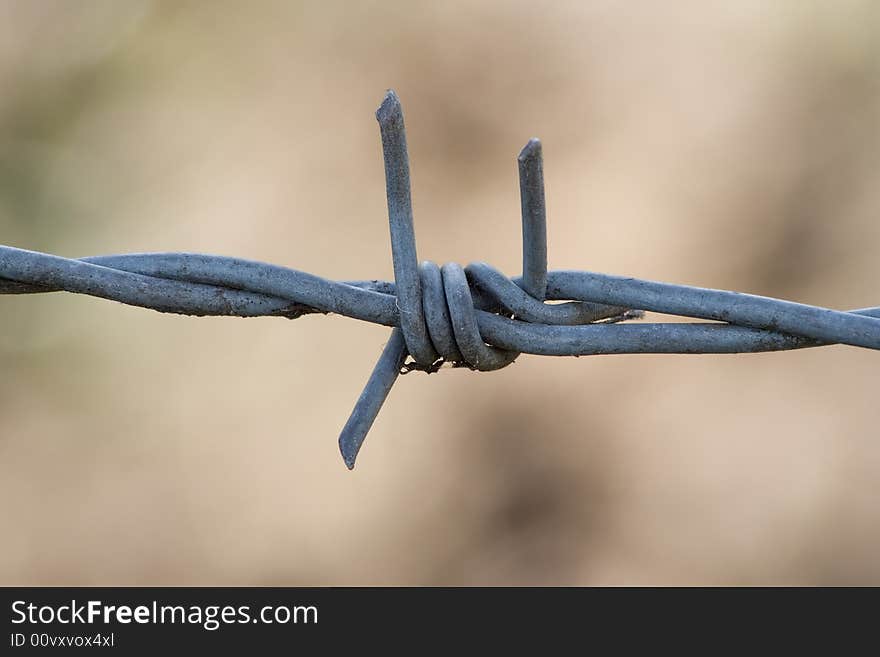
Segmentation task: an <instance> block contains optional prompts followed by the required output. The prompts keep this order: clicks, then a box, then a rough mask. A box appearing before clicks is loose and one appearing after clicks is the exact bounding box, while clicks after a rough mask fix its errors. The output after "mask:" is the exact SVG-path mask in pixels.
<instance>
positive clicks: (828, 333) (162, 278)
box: [0, 91, 880, 468]
mask: <svg viewBox="0 0 880 657" xmlns="http://www.w3.org/2000/svg"><path fill="white" fill-rule="evenodd" d="M376 117H377V119H378V121H379V126H380V132H381V136H382V147H383V154H384V159H385V175H386V191H387V198H388V214H389V225H390V229H391V246H392V256H393V260H394V276H395V280H394V282H388V281H380V280H365V281H332V280H328V279H326V278H322V277H320V276H316V275H314V274H309V273H306V272H302V271H298V270H296V269H290V268H288V267H282V266H278V265H270V264H266V263H261V262H254V261H251V260H244V259H241V258H231V257H224V256H214V255H204V254H193V253H142V254H126V255H108V256H93V257H88V258H81V259H70V258H63V257H59V256H54V255H49V254H45V253H38V252H34V251H27V250H24V249H18V248H14V247H10V246H2V245H0V294H32V293H45V292H56V291H66V292H74V293H79V294H87V295H91V296H96V297H101V298H105V299H111V300H114V301H119V302H122V303H126V304H129V305H134V306H141V307H144V308H151V309H153V310H158V311H160V312H170V313H180V314H187V315H198V316H207V315H219V316H237V317H259V316H278V317H287V318H290V319H296V318H298V317H301V316H303V315H307V314H312V313H334V314H339V315H344V316H347V317H352V318H355V319H360V320H363V321H367V322H372V323H376V324H382V325H385V326H390V327H394V329H393V330H392V333H391V338H390V340H389V341H388V343H387V344H386V346H385V349H384V350H383V352H382V354H381V356H380V358H379V361H378V363H377V364H376V367H375V368H374V370H373V373H372V374H371V376H370V378H369V380H368V381H367V385H366V386H365V388H364V391H363V393H362V394H361V396H360V397H359V398H358V401H357V402H356V404H355V407H354V410H353V411H352V414H351V416H350V417H349V419H348V422H347V423H346V425H345V427H344V428H343V430H342V432H341V434H340V437H339V447H340V450H341V452H342V456H343V459H344V461H345V463H346V465H347V466H348V467H349V468H353V467H354V464H355V459H356V458H357V455H358V452H359V450H360V448H361V446H362V444H363V441H364V439H365V438H366V435H367V432H368V431H369V429H370V427H371V426H372V424H373V422H374V420H375V419H376V417H377V415H378V413H379V410H380V409H381V407H382V404H383V403H384V401H385V399H386V397H387V396H388V393H389V392H390V390H391V388H392V386H393V385H394V382H395V381H396V379H397V377H398V376H399V375H400V374H401V373H405V372H408V371H411V370H421V371H425V372H429V373H430V372H436V371H437V370H438V369H439V368H440V366H441V365H443V364H444V363H451V364H452V365H453V366H456V367H468V368H470V369H473V370H478V371H492V370H497V369H501V368H503V367H506V366H508V365H510V364H511V363H513V362H514V360H515V359H516V358H517V356H518V355H519V354H520V353H528V354H539V355H546V356H585V355H594V354H623V353H666V354H686V353H703V354H707V353H712V354H727V353H745V352H759V351H782V350H789V349H801V348H805V347H817V346H822V345H826V344H834V343H840V344H848V345H853V346H858V347H865V348H869V349H880V307H872V308H864V309H860V310H853V311H849V312H842V311H836V310H831V309H827V308H820V307H817V306H809V305H804V304H799V303H794V302H791V301H783V300H780V299H771V298H768V297H760V296H754V295H749V294H741V293H738V292H729V291H724V290H711V289H705V288H696V287H689V286H685V285H673V284H669V283H658V282H653V281H644V280H638V279H634V278H625V277H621V276H611V275H607V274H598V273H594V272H587V271H548V269H547V238H546V208H545V202H544V188H543V159H542V152H541V144H540V142H539V141H538V140H536V139H532V140H530V141H529V142H528V143H527V144H526V146H525V147H524V148H523V150H522V152H521V153H520V155H519V159H518V165H519V177H520V194H521V205H522V235H523V275H522V277H517V278H508V277H507V276H505V275H504V274H503V273H501V272H500V271H498V270H497V269H495V268H494V267H492V266H491V265H488V264H486V263H472V264H470V265H468V266H467V267H465V268H462V267H461V266H459V265H457V264H455V263H447V264H444V265H443V266H442V267H439V266H438V265H436V264H435V263H433V262H422V263H421V264H419V263H418V257H417V253H416V241H415V231H414V227H413V212H412V199H411V192H410V174H409V160H408V156H407V147H406V135H405V131H404V123H403V113H402V111H401V107H400V101H399V100H398V98H397V96H396V95H395V94H394V92H393V91H390V92H388V94H387V95H386V97H385V100H384V101H383V103H382V105H381V106H380V108H379V110H378V111H377V113H376ZM548 300H550V301H562V302H563V303H554V304H548V303H545V301H548ZM633 309H636V310H633ZM643 311H653V312H658V313H665V314H671V315H679V316H685V317H691V318H695V319H702V320H710V322H709V323H705V322H704V323H687V324H682V323H640V324H625V323H622V322H625V321H626V320H630V319H637V318H640V317H641V316H642V314H643ZM719 322H720V323H719ZM408 356H410V357H411V358H412V362H410V363H407V362H406V360H407V357H408Z"/></svg>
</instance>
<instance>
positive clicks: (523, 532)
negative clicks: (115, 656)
mask: <svg viewBox="0 0 880 657" xmlns="http://www.w3.org/2000/svg"><path fill="white" fill-rule="evenodd" d="M878 34H880V10H878V4H877V3H875V2H872V1H871V0H865V1H862V2H858V1H844V0H833V1H831V0H829V1H828V2H803V1H801V0H780V1H779V2H773V3H768V2H762V1H759V0H748V1H745V2H736V3H731V2H718V3H707V2H697V1H688V2H678V3H674V5H672V6H670V5H668V4H667V5H661V4H659V3H658V4H654V3H644V4H641V5H640V6H636V5H633V4H632V3H612V2H607V1H595V2H570V3H558V4H545V3H534V2H513V3H511V2H496V3H488V2H473V3H468V2H455V3H434V2H422V3H413V2H406V3H404V2H394V3H348V2H347V3H338V4H331V3H325V2H284V1H280V0H279V1H275V2H253V3H232V2H229V3H209V2H147V1H141V2H136V1H128V2H115V1H112V0H106V1H103V2H102V1H88V2H66V1H61V0H58V1H44V0H38V1H37V2H30V1H26V0H19V1H7V2H3V3H2V4H0V242H2V243H5V244H11V245H14V246H19V247H23V248H29V249H36V250H42V251H48V252H52V253H57V254H60V255H65V256H84V255H95V254H103V253H119V252H138V251H152V250H171V251H177V250H179V251H199V252H206V253H218V254H227V255H236V256H241V257H247V258H252V259H257V260H264V261H268V262H274V263H279V264H285V265H289V266H293V267H296V268H300V269H304V270H307V271H311V272H314V273H317V274H321V275H325V276H328V277H331V278H338V279H346V278H372V277H378V278H386V279H390V278H391V277H392V268H391V260H390V248H389V245H388V229H387V225H386V208H385V197H384V181H383V168H382V160H381V146H380V141H379V135H378V128H377V125H376V123H375V119H374V115H373V113H374V111H375V108H376V106H377V105H378V103H379V101H380V100H381V98H382V95H383V93H384V91H385V89H386V88H389V87H392V88H394V89H396V90H397V92H398V93H399V95H400V96H401V98H402V101H403V104H404V111H405V113H406V119H407V128H408V134H409V142H410V156H411V159H412V174H413V185H414V192H413V193H414V203H415V214H416V230H417V235H418V238H419V248H420V256H421V257H423V258H430V259H433V260H436V261H439V262H443V261H448V260H455V261H457V262H460V263H463V264H464V263H466V262H468V261H470V260H486V261H488V262H491V263H493V264H495V265H496V266H498V267H499V268H501V269H502V270H504V271H506V272H508V273H516V271H517V269H518V267H519V264H520V246H519V221H520V220H519V193H518V187H517V174H516V155H517V153H518V151H519V149H520V148H521V147H522V145H523V144H524V143H525V142H526V140H527V139H528V138H529V137H532V136H540V137H541V138H542V140H543V142H544V152H545V176H546V180H547V201H548V208H549V228H550V235H549V241H550V264H551V267H553V268H586V269H593V270H597V271H606V272H610V273H618V274H628V275H633V276H639V277H644V278H652V279H659V280H668V281H673V282H682V283H690V284H696V285H705V286H712V287H721V288H727V289H736V290H740V291H746V292H752V293H758V294H767V295H775V296H782V297H785V298H789V299H793V300H798V301H802V302H806V303H815V304H820V305H828V306H832V307H837V308H854V307H864V306H871V305H878V304H880V258H878V253H880V220H878V214H880V186H878V181H880V39H878V38H877V37H878ZM0 317H2V325H0V366H2V371H3V376H2V378H0V521H2V526H3V534H4V539H3V541H2V547H0V583H2V584H236V585H237V584H259V585H263V584H277V585H330V584H334V585H337V584H380V585H384V584H426V585H443V584H599V585H604V584H867V583H873V584H880V558H878V556H877V555H878V554H880V489H878V478H880V404H878V401H880V400H878V381H880V378H878V375H880V354H878V353H876V352H870V351H867V350H861V349H855V348H844V347H831V348H825V349H814V350H805V351H801V352H793V353H781V354H766V355H742V356H627V357H593V358H581V359H577V360H575V359H551V358H538V357H529V356H523V357H521V358H520V359H519V360H518V361H517V363H516V364H515V365H514V366H512V367H510V368H508V369H505V370H503V371H502V372H496V373H492V374H481V375H476V374H473V373H471V372H468V371H461V370H458V371H449V370H444V371H442V372H441V373H440V374H439V375H437V376H431V377H426V376H424V375H421V374H418V373H416V374H412V375H410V376H406V377H404V378H402V379H400V381H399V383H398V385H397V386H396V387H395V389H394V391H393V392H392V394H391V397H390V398H389V400H388V403H387V404H386V406H385V408H384V409H383V411H382V413H381V415H380V417H379V419H378V421H377V423H376V425H375V426H374V428H373V430H372V432H371V434H370V436H369V438H368V440H367V443H366V445H365V448H364V451H363V452H362V454H361V458H360V460H359V463H358V468H357V469H356V470H355V471H354V472H353V473H349V472H348V471H347V470H346V469H345V467H344V466H343V464H342V460H341V458H340V456H339V453H338V449H337V445H336V440H337V436H338V432H339V429H340V428H341V427H342V425H343V424H344V422H345V419H346V417H347V415H348V413H349V412H350V410H351V407H352V405H353V404H354V401H355V399H356V398H357V396H358V394H359V393H360V390H361V388H362V386H363V384H364V382H365V381H366V379H367V376H368V375H369V372H370V369H371V367H372V366H373V363H374V362H375V359H376V358H377V357H378V354H379V352H380V350H381V348H382V345H383V344H384V342H385V341H386V340H387V337H388V330H387V329H385V328H382V327H376V326H372V325H368V324H364V323H362V322H357V321H354V320H349V319H345V318H339V317H330V318H325V317H307V318H304V319H301V320H299V321H296V322H289V321H286V320H282V319H270V318H262V319H252V320H242V319H235V318H211V319H197V318H186V317H178V316H172V315H162V314H159V313H155V312H152V311H148V310H143V309H138V308H130V307H125V306H122V305H119V304H115V303H111V302H108V301H103V300H98V299H92V298H88V297H83V296H75V295H62V294H52V295H44V296H23V297H2V298H0Z"/></svg>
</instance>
